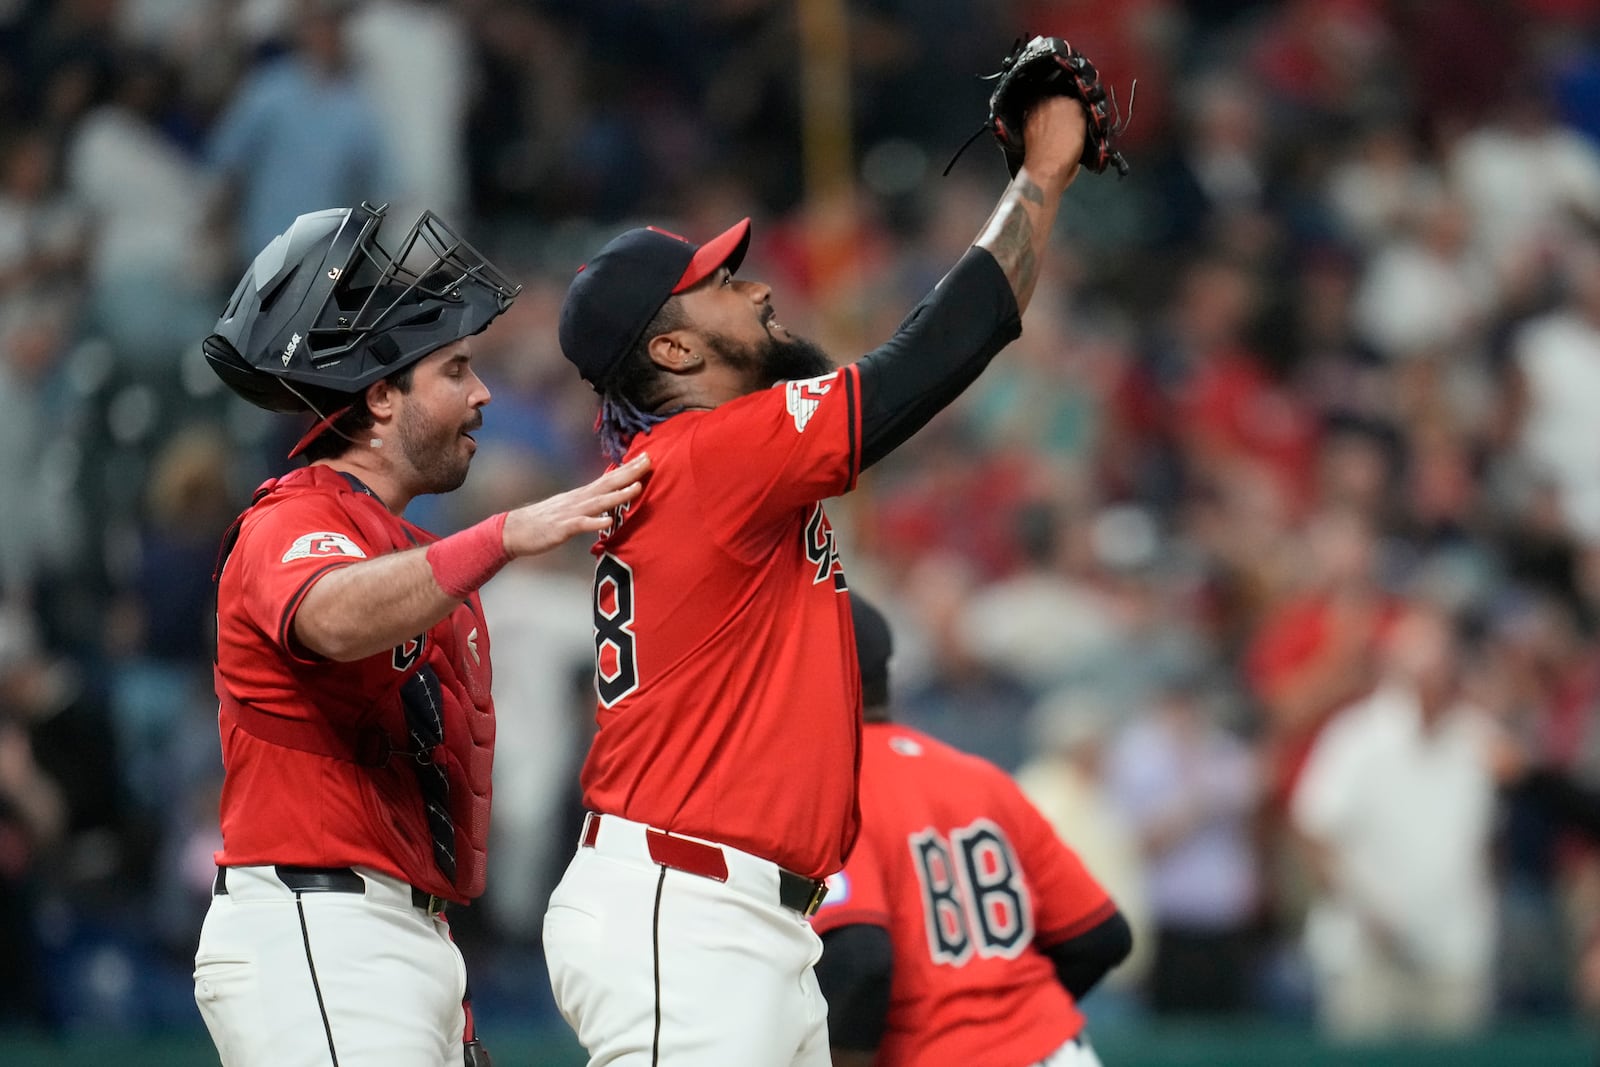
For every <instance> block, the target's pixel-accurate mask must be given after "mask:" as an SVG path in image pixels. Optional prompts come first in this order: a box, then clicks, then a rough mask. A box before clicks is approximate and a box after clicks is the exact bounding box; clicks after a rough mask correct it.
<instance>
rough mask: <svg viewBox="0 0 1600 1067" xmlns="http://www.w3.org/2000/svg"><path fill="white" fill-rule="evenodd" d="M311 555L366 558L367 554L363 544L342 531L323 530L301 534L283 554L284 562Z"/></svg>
mask: <svg viewBox="0 0 1600 1067" xmlns="http://www.w3.org/2000/svg"><path fill="white" fill-rule="evenodd" d="M310 556H349V557H351V558H352V559H366V558H367V554H366V553H365V552H363V551H361V546H360V545H358V544H356V543H355V542H354V541H352V540H350V538H348V537H346V536H345V535H344V534H342V533H332V532H330V531H327V530H323V531H321V532H319V533H308V534H301V535H300V536H299V537H296V538H295V539H294V544H292V545H290V546H289V551H287V552H285V553H284V554H283V562H285V563H289V562H291V561H292V560H297V559H306V558H307V557H310Z"/></svg>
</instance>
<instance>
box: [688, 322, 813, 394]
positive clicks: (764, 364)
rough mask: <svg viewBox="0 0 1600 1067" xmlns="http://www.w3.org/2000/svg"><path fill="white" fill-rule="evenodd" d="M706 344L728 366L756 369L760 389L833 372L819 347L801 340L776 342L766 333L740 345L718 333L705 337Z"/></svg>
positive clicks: (740, 368) (801, 338) (798, 338)
mask: <svg viewBox="0 0 1600 1067" xmlns="http://www.w3.org/2000/svg"><path fill="white" fill-rule="evenodd" d="M706 344H707V345H708V346H709V347H710V348H711V350H712V351H713V352H715V353H716V354H717V355H718V356H720V357H721V358H722V360H723V362H725V363H727V364H728V365H729V366H732V367H736V368H738V369H739V370H754V369H756V368H759V377H760V381H761V385H762V386H763V387H767V386H773V385H777V384H778V383H779V382H792V381H799V380H802V379H805V378H816V377H819V376H821V375H824V374H827V373H829V372H830V371H832V370H835V369H836V365H835V364H834V362H833V360H832V359H830V358H828V354H827V353H826V352H824V351H823V350H822V346H821V345H818V344H817V343H816V342H815V341H811V340H808V339H806V338H804V337H796V338H793V339H792V340H788V341H780V340H779V339H778V338H776V337H774V336H772V334H770V333H769V334H767V336H766V337H765V338H764V339H763V340H761V341H758V342H756V343H754V344H748V345H741V344H739V343H738V342H736V341H733V340H731V339H729V338H728V337H725V336H723V335H722V334H711V335H709V336H707V337H706Z"/></svg>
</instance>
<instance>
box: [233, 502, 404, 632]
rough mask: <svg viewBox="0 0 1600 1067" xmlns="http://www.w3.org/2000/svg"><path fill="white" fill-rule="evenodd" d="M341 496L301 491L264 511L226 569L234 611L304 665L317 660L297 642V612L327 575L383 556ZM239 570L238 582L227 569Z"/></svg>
mask: <svg viewBox="0 0 1600 1067" xmlns="http://www.w3.org/2000/svg"><path fill="white" fill-rule="evenodd" d="M383 551H384V549H382V548H380V547H378V546H374V545H372V544H369V543H368V542H367V541H366V539H365V538H363V537H362V535H361V533H360V532H359V531H358V530H357V528H356V525H355V523H353V522H351V520H350V518H349V516H348V515H346V514H345V512H344V510H343V509H342V508H341V507H340V505H339V502H338V500H337V498H335V497H332V496H329V495H327V494H322V493H301V494H296V495H294V496H291V497H289V498H287V499H285V500H283V501H281V502H279V503H276V504H274V505H273V506H272V507H269V508H266V509H264V510H263V511H262V512H261V513H260V515H259V517H258V518H256V519H255V521H253V522H251V523H249V524H248V525H247V526H246V527H245V528H244V530H243V531H242V532H241V534H240V537H239V541H238V543H237V544H236V545H234V547H233V551H232V552H231V553H229V555H228V559H227V562H226V564H225V565H224V569H223V581H222V585H223V589H224V590H225V593H226V595H227V596H228V597H229V600H230V601H231V603H230V605H229V607H230V610H232V611H234V612H236V613H238V614H240V615H242V616H243V617H244V618H246V619H247V620H249V622H250V623H251V624H252V625H253V627H254V628H255V629H256V630H258V631H259V632H260V633H262V634H265V635H266V636H267V638H268V639H269V640H271V641H272V642H273V643H274V644H275V645H276V646H277V647H279V648H281V649H282V650H283V651H284V652H285V653H286V654H287V655H289V656H291V657H293V658H294V659H295V660H297V661H299V662H302V663H315V662H318V661H319V660H318V657H317V656H316V655H315V654H314V653H311V652H309V651H308V650H306V649H305V648H303V647H302V646H301V645H300V644H299V643H298V642H297V641H295V640H294V638H293V627H294V616H295V612H297V611H299V610H300V604H301V602H302V601H304V600H305V597H306V594H307V593H308V592H310V591H311V587H312V586H313V585H315V584H316V583H317V580H318V579H320V578H322V577H323V576H324V575H326V574H327V573H328V572H330V571H333V570H337V569H339V568H340V567H348V566H349V565H350V564H352V563H359V562H360V561H362V560H364V559H371V558H372V557H374V556H376V555H379V554H380V553H381V552H383ZM235 567H237V568H238V574H237V578H238V580H237V581H230V580H229V575H228V571H229V570H231V569H233V568H235Z"/></svg>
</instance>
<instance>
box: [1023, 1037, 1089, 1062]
mask: <svg viewBox="0 0 1600 1067" xmlns="http://www.w3.org/2000/svg"><path fill="white" fill-rule="evenodd" d="M1033 1067H1101V1065H1100V1057H1099V1056H1097V1055H1095V1051H1094V1047H1093V1046H1092V1045H1090V1044H1089V1039H1088V1038H1086V1037H1084V1038H1076V1037H1075V1038H1073V1039H1072V1040H1071V1041H1068V1042H1067V1043H1066V1044H1065V1045H1062V1046H1061V1047H1060V1048H1058V1049H1056V1050H1055V1051H1054V1052H1052V1053H1050V1055H1048V1056H1046V1057H1045V1058H1044V1059H1042V1060H1040V1061H1039V1062H1038V1063H1036V1064H1034V1065H1033Z"/></svg>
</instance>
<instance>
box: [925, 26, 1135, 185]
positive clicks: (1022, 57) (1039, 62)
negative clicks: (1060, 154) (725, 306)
mask: <svg viewBox="0 0 1600 1067" xmlns="http://www.w3.org/2000/svg"><path fill="white" fill-rule="evenodd" d="M990 78H992V79H993V80H994V82H995V86H994V91H993V92H992V93H990V94H989V119H988V121H987V122H986V123H984V126H983V128H984V129H987V130H989V131H990V132H992V133H993V134H994V137H995V140H996V141H998V142H999V143H1000V151H1001V152H1002V153H1003V154H1004V155H1005V159H1006V167H1007V169H1009V170H1010V171H1011V176H1012V177H1013V178H1015V177H1016V176H1017V171H1019V170H1021V169H1022V157H1023V147H1024V146H1023V143H1022V130H1023V123H1024V121H1025V120H1026V118H1027V115H1028V109H1029V108H1031V107H1032V106H1033V105H1034V104H1036V103H1037V102H1039V101H1040V100H1042V99H1044V98H1045V97H1047V96H1071V97H1076V98H1077V99H1078V100H1080V101H1082V103H1083V110H1084V113H1085V115H1086V116H1087V117H1088V120H1089V130H1088V134H1087V136H1086V137H1085V138H1084V142H1083V156H1082V158H1081V160H1080V161H1081V162H1082V164H1083V165H1084V166H1085V167H1087V168H1089V169H1090V170H1092V171H1094V172H1095V173H1096V174H1101V173H1104V172H1105V169H1106V168H1107V167H1115V168H1116V169H1117V175H1118V176H1119V177H1120V176H1122V175H1125V174H1127V173H1128V161H1127V160H1126V159H1124V158H1122V153H1121V152H1119V151H1117V147H1116V140H1117V137H1118V136H1119V135H1120V134H1121V133H1122V131H1123V130H1124V129H1126V128H1127V122H1126V121H1124V120H1123V119H1122V116H1121V114H1120V112H1119V110H1118V109H1117V106H1116V99H1115V97H1112V98H1111V100H1110V101H1109V103H1108V102H1107V99H1106V91H1105V89H1104V88H1103V87H1102V86H1101V84H1100V74H1099V72H1098V71H1096V70H1095V69H1094V64H1093V63H1091V62H1089V60H1088V59H1086V58H1085V57H1084V55H1083V53H1081V52H1077V51H1074V50H1073V48H1072V46H1071V45H1069V44H1068V43H1067V42H1066V41H1063V40H1062V39H1061V38H1059V37H1035V38H1034V39H1033V40H1031V41H1028V42H1027V43H1026V44H1024V43H1023V42H1022V41H1020V40H1019V41H1018V42H1017V43H1016V44H1015V45H1014V46H1013V47H1012V49H1011V54H1010V55H1008V56H1006V58H1005V60H1004V61H1003V62H1002V63H1001V64H1000V70H999V72H998V73H996V74H992V75H990ZM1128 106H1129V108H1130V115H1131V108H1132V106H1133V98H1132V97H1131V96H1130V97H1129V98H1128ZM980 132H981V131H980ZM962 147H963V148H965V147H966V146H965V145H963V146H962ZM959 154H960V153H957V155H959ZM950 162H951V163H952V165H953V164H954V163H955V160H953V159H952V160H951V161H950ZM945 170H946V173H948V172H949V168H948V167H947V168H945Z"/></svg>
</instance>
